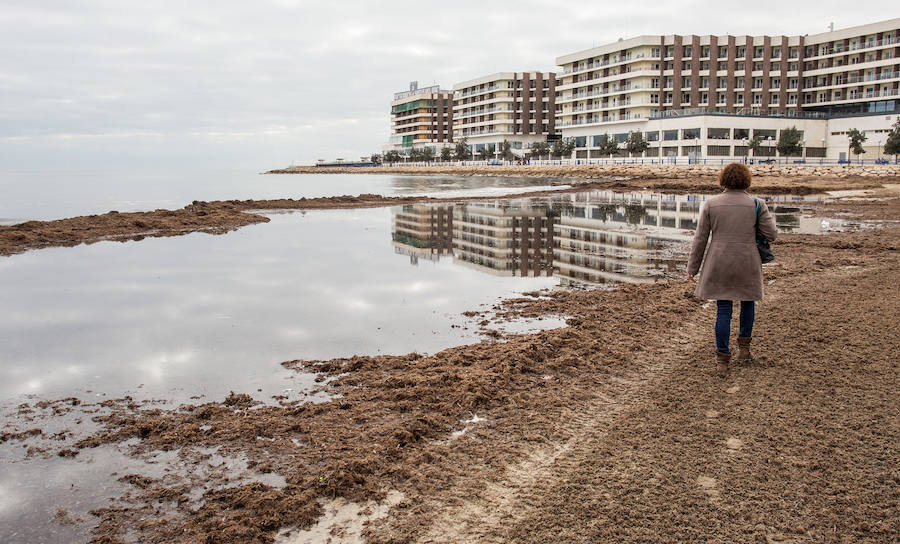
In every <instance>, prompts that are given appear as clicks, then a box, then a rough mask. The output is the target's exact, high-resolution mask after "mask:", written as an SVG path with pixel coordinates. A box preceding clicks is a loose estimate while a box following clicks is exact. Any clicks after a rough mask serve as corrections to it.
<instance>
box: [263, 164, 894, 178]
mask: <svg viewBox="0 0 900 544" xmlns="http://www.w3.org/2000/svg"><path fill="white" fill-rule="evenodd" d="M629 160H631V159H629ZM636 160H640V159H636ZM585 162H586V161H585ZM729 162H730V161H729ZM725 164H728V162H725V163H724V164H690V165H688V164H681V165H672V164H642V163H637V162H632V163H627V164H626V163H620V164H615V163H614V164H579V163H576V164H541V165H532V164H526V165H511V164H510V165H492V166H483V165H448V164H439V165H414V166H410V165H404V164H399V163H397V164H393V165H387V166H384V165H382V166H374V167H368V166H361V167H340V166H334V167H332V166H329V167H317V166H291V167H288V168H279V169H274V170H269V171H267V172H262V173H261V174H411V175H441V174H442V175H455V176H485V177H549V178H583V179H598V178H601V179H605V178H612V177H620V178H628V179H696V178H715V177H716V175H717V174H718V172H719V171H720V170H721V169H722V167H723V166H724V165H725ZM747 167H748V168H749V169H750V171H751V172H752V173H753V176H754V178H769V177H776V178H778V177H791V178H796V179H799V180H803V181H807V180H813V179H818V180H821V179H823V178H830V179H855V178H893V179H900V165H898V164H888V165H846V166H845V165H833V164H824V165H817V164H812V163H810V164H748V165H747Z"/></svg>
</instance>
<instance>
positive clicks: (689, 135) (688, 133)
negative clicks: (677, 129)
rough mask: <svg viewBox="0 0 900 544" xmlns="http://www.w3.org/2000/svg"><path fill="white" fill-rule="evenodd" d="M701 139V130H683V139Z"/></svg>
mask: <svg viewBox="0 0 900 544" xmlns="http://www.w3.org/2000/svg"><path fill="white" fill-rule="evenodd" d="M699 137H700V129H699V128H685V129H682V130H681V138H682V139H683V140H694V139H697V138H699Z"/></svg>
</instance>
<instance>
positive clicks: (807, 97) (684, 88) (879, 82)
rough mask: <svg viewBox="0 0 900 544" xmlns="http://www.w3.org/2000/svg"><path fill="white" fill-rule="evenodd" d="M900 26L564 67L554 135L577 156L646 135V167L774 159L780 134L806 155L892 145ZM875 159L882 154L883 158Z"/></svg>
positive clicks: (898, 106)
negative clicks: (796, 137)
mask: <svg viewBox="0 0 900 544" xmlns="http://www.w3.org/2000/svg"><path fill="white" fill-rule="evenodd" d="M898 36H900V19H892V20H889V21H883V22H879V23H873V24H869V25H864V26H858V27H853V28H848V29H844V30H837V31H831V32H825V33H822V34H811V35H806V36H679V35H666V36H639V37H636V38H631V39H628V40H621V41H618V42H615V43H611V44H608V45H603V46H600V47H596V48H593V49H588V50H585V51H581V52H578V53H572V54H569V55H564V56H562V57H559V58H557V60H556V62H557V64H558V65H559V66H561V67H562V73H561V75H560V81H559V84H558V87H557V90H558V96H557V99H556V104H557V105H556V114H557V123H556V126H557V127H558V128H559V129H560V130H561V132H562V135H563V137H572V138H575V140H576V148H577V151H576V157H580V158H592V157H597V156H599V155H597V154H596V153H595V152H593V150H592V148H594V147H596V143H597V142H599V139H600V137H601V135H603V134H609V135H610V136H612V137H613V138H614V139H615V140H616V141H618V142H624V141H625V139H626V138H627V137H628V133H629V132H632V131H640V132H643V133H644V134H645V139H646V140H648V141H649V142H650V145H651V147H650V149H648V150H647V151H646V152H645V154H644V155H645V156H647V157H666V156H691V155H694V154H698V155H700V156H704V157H710V156H711V157H716V156H721V157H742V156H746V155H747V146H746V143H747V139H749V138H752V137H754V136H756V135H759V136H762V137H763V139H764V141H765V145H764V146H763V148H762V149H761V150H760V152H759V153H757V154H762V155H766V156H774V155H775V150H774V145H775V142H776V141H777V139H778V136H779V133H780V131H781V130H784V129H786V128H789V127H792V126H796V127H797V128H798V129H800V130H802V131H803V134H804V148H805V154H806V156H811V157H824V156H829V157H835V158H837V157H838V156H843V155H842V154H845V153H846V152H847V138H846V131H847V130H849V129H850V128H858V129H860V130H865V131H867V132H868V133H869V134H868V135H869V136H874V137H870V138H869V141H867V142H866V146H867V147H870V148H872V151H876V150H875V149H874V148H875V147H877V146H879V145H880V146H883V144H884V139H885V136H886V134H887V132H888V131H889V129H890V124H891V120H892V119H896V118H897V113H898V112H900V96H898V82H900V58H898V57H900V40H898ZM873 154H875V153H873Z"/></svg>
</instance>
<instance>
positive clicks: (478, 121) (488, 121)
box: [453, 72, 556, 156]
mask: <svg viewBox="0 0 900 544" xmlns="http://www.w3.org/2000/svg"><path fill="white" fill-rule="evenodd" d="M453 91H454V95H453V139H454V140H455V141H459V140H461V139H463V138H465V139H466V140H467V142H468V144H469V145H470V146H472V150H473V151H474V152H478V151H480V150H481V149H483V148H484V146H485V145H487V146H493V148H494V149H495V150H496V149H499V147H500V144H501V143H502V142H503V141H504V140H506V141H508V142H509V143H510V147H511V149H512V151H513V153H515V154H516V155H519V156H522V155H523V154H524V151H525V150H527V149H528V148H529V147H530V146H531V144H532V143H534V142H538V141H540V142H544V141H546V140H547V135H548V134H553V133H554V131H555V128H556V127H555V125H556V119H555V113H554V110H555V109H556V74H555V73H552V72H500V73H496V74H491V75H488V76H484V77H480V78H477V79H472V80H469V81H464V82H462V83H457V84H456V85H454V86H453Z"/></svg>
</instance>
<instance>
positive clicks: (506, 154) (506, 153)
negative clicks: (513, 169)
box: [499, 140, 516, 161]
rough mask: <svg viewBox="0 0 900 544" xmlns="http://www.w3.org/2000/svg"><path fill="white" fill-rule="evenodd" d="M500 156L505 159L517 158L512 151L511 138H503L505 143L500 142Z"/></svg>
mask: <svg viewBox="0 0 900 544" xmlns="http://www.w3.org/2000/svg"><path fill="white" fill-rule="evenodd" d="M499 151H500V158H501V159H503V160H505V161H511V160H515V158H516V155H515V154H514V153H513V152H512V145H511V144H510V143H509V140H503V143H501V144H500V149H499Z"/></svg>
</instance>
